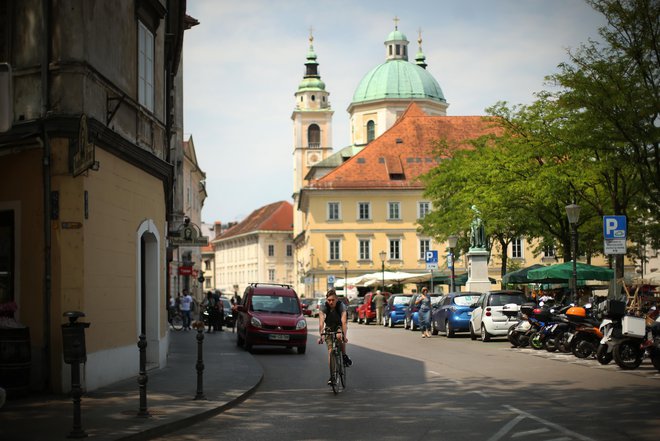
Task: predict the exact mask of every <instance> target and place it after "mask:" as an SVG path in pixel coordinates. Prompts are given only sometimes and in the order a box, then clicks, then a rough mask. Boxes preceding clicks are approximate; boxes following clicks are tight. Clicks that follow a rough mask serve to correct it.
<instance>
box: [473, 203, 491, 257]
mask: <svg viewBox="0 0 660 441" xmlns="http://www.w3.org/2000/svg"><path fill="white" fill-rule="evenodd" d="M472 211H474V219H472V223H471V224H470V249H471V250H473V249H477V250H485V249H486V247H487V243H486V229H485V228H484V223H483V220H481V213H480V212H479V210H478V209H477V207H476V206H475V205H473V206H472Z"/></svg>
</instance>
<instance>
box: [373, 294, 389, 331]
mask: <svg viewBox="0 0 660 441" xmlns="http://www.w3.org/2000/svg"><path fill="white" fill-rule="evenodd" d="M386 301H387V298H386V297H385V296H384V295H383V293H381V292H380V290H376V295H375V296H374V305H375V306H376V323H378V324H379V325H382V324H383V309H384V308H385V302H386Z"/></svg>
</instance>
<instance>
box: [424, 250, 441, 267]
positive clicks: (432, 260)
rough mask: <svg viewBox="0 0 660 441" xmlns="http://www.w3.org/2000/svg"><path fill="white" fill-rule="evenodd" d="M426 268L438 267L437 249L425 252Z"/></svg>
mask: <svg viewBox="0 0 660 441" xmlns="http://www.w3.org/2000/svg"><path fill="white" fill-rule="evenodd" d="M426 269H438V251H436V250H429V251H427V252H426Z"/></svg>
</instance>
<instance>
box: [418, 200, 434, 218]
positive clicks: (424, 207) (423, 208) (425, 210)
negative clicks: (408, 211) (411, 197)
mask: <svg viewBox="0 0 660 441" xmlns="http://www.w3.org/2000/svg"><path fill="white" fill-rule="evenodd" d="M430 211H431V203H430V202H418V203H417V219H423V218H424V216H426V215H427V214H429V212H430Z"/></svg>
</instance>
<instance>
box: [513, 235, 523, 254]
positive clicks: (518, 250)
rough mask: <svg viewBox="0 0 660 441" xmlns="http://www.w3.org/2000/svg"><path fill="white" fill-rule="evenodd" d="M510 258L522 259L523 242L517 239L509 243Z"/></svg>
mask: <svg viewBox="0 0 660 441" xmlns="http://www.w3.org/2000/svg"><path fill="white" fill-rule="evenodd" d="M511 257H512V258H513V259H522V258H523V240H522V238H520V237H518V238H516V239H513V241H511Z"/></svg>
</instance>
